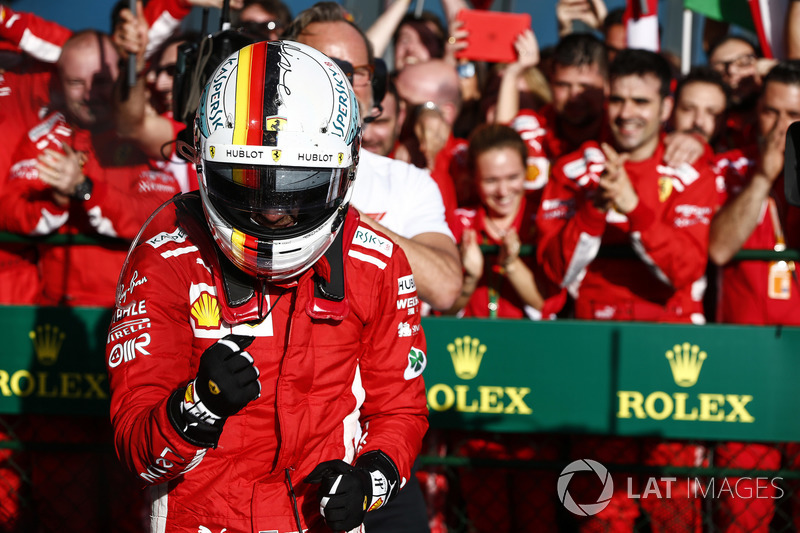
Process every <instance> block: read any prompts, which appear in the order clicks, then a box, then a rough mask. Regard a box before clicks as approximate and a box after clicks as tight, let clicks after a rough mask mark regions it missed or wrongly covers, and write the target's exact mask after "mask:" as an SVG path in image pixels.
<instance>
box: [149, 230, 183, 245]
mask: <svg viewBox="0 0 800 533" xmlns="http://www.w3.org/2000/svg"><path fill="white" fill-rule="evenodd" d="M186 237H187V234H186V232H185V231H183V228H176V229H175V231H173V232H172V233H167V232H166V231H162V232H161V233H159V234H158V235H156V236H155V237H153V238H152V239H150V240H148V241H147V244H149V245H150V246H152V247H153V248H158V247H159V246H162V245H164V244H165V243H168V242H185V241H186Z"/></svg>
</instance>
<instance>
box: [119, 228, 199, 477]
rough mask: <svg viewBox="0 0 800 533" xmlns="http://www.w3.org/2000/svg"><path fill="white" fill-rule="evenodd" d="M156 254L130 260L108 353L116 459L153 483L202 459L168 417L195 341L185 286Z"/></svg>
mask: <svg viewBox="0 0 800 533" xmlns="http://www.w3.org/2000/svg"><path fill="white" fill-rule="evenodd" d="M158 252H159V250H155V249H154V248H152V247H151V246H150V245H149V244H147V243H146V242H142V243H141V244H140V245H139V246H137V248H136V249H135V250H134V252H133V253H132V256H131V258H130V261H129V263H128V268H126V269H125V271H124V272H123V274H122V276H121V277H120V283H122V285H123V286H124V287H125V288H126V289H128V290H127V291H126V292H125V294H124V300H123V301H122V302H121V303H120V302H118V303H117V307H116V308H115V310H114V315H113V318H112V323H111V326H110V328H109V334H108V344H107V346H106V364H107V365H108V375H109V386H110V388H111V421H112V423H113V427H114V444H115V446H116V449H117V455H118V456H119V457H120V459H121V460H122V461H123V462H125V464H126V465H127V466H128V468H129V469H130V470H131V471H132V472H134V473H136V474H137V475H138V476H139V477H140V478H142V480H143V481H145V482H147V483H152V484H156V483H161V482H163V481H166V480H168V479H172V478H174V477H177V476H179V475H181V474H183V473H184V472H186V471H187V470H189V469H190V468H191V467H192V466H194V465H195V464H196V463H197V462H199V461H200V460H201V459H202V458H203V456H204V454H205V448H200V447H197V446H194V445H192V444H190V443H189V442H187V441H186V440H185V439H184V438H183V437H181V436H180V435H179V434H178V432H177V431H176V430H175V428H174V427H173V426H172V424H171V423H170V421H169V415H168V414H167V407H166V403H167V400H168V398H169V397H170V395H171V394H172V393H173V392H174V391H175V390H177V389H178V388H179V387H182V386H185V385H186V383H187V382H188V381H190V380H191V379H193V378H194V375H195V374H194V372H193V370H192V368H191V367H190V365H191V357H187V351H191V346H192V344H193V338H192V331H191V326H190V325H189V323H188V321H187V320H186V317H187V316H188V315H189V310H188V308H187V307H188V302H187V300H186V297H185V294H186V291H187V290H188V289H187V288H186V281H184V278H182V277H181V276H180V274H179V272H178V271H176V270H174V267H173V266H171V265H173V264H174V262H170V261H166V260H164V259H163V258H162V257H161V255H160V254H159V253H158ZM181 291H182V292H181ZM140 332H141V333H140ZM144 335H146V337H144V338H143V336H144ZM125 339H128V340H125ZM138 341H141V342H147V344H146V347H144V346H142V348H143V349H144V350H145V351H146V353H147V354H148V355H144V354H142V353H141V351H137V347H136V342H138ZM176 346H180V347H182V348H181V349H180V350H177V349H175V347H176Z"/></svg>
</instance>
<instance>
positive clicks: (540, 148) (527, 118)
mask: <svg viewBox="0 0 800 533" xmlns="http://www.w3.org/2000/svg"><path fill="white" fill-rule="evenodd" d="M510 126H511V127H512V128H514V129H515V130H516V132H517V133H519V136H520V137H522V140H523V141H525V145H526V146H527V147H528V159H527V163H528V173H529V175H533V176H534V179H535V177H536V176H547V175H548V174H550V160H549V158H548V154H547V150H546V149H545V144H546V140H545V137H546V136H547V131H548V128H547V123H546V121H545V119H544V118H543V117H542V116H541V115H539V114H538V113H536V112H535V111H532V110H530V109H522V110H520V112H519V114H518V115H517V116H516V117H514V120H512V121H511V124H510Z"/></svg>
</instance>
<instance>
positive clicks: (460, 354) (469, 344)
mask: <svg viewBox="0 0 800 533" xmlns="http://www.w3.org/2000/svg"><path fill="white" fill-rule="evenodd" d="M447 351H448V352H450V357H451V358H452V359H453V369H454V370H455V371H456V376H458V377H459V378H461V379H472V378H474V377H475V376H477V375H478V370H479V369H480V366H481V360H482V359H483V354H484V353H486V345H485V344H481V341H480V340H479V339H473V338H472V337H470V336H469V335H464V336H463V337H459V338H457V339H456V340H454V341H453V342H451V343H450V344H448V345H447Z"/></svg>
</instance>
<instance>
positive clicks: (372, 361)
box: [354, 244, 428, 480]
mask: <svg viewBox="0 0 800 533" xmlns="http://www.w3.org/2000/svg"><path fill="white" fill-rule="evenodd" d="M354 248H356V246H355V245H354ZM413 280H414V277H413V275H412V274H411V267H410V266H409V264H408V260H407V259H406V256H405V253H403V250H401V249H400V247H399V246H397V245H396V244H394V253H393V254H392V256H391V257H390V258H389V261H388V264H387V266H386V268H385V269H383V270H382V276H381V278H380V283H379V284H377V285H376V286H375V287H374V288H373V295H374V298H373V299H374V301H375V309H374V313H373V314H372V317H373V320H372V322H371V323H370V324H368V325H367V327H366V328H365V329H364V332H363V335H362V339H364V342H366V343H367V346H366V349H365V354H364V356H363V358H362V360H361V363H360V370H361V379H362V380H363V384H364V390H365V391H366V398H365V400H364V404H363V406H362V409H361V415H362V416H361V419H362V421H363V424H364V427H363V437H362V440H361V445H360V449H359V450H358V453H359V454H362V453H365V452H368V451H370V450H382V451H383V452H384V453H386V454H387V455H388V456H389V457H391V458H392V460H393V461H394V463H395V465H396V466H397V468H398V470H399V472H400V476H401V478H403V479H405V480H407V479H408V478H409V476H410V472H411V465H412V463H413V462H414V458H415V457H416V456H417V454H418V453H419V450H420V446H421V443H422V437H423V435H425V431H426V430H427V428H428V420H427V415H428V409H427V407H426V397H425V383H424V381H423V379H422V371H423V370H424V369H425V365H426V363H427V357H428V355H427V346H426V342H425V334H424V333H423V331H422V326H421V325H420V312H419V300H418V298H417V291H416V286H415V284H414V281H413ZM403 299H412V301H415V303H413V305H411V304H408V305H402V306H401V305H398V302H400V301H401V300H403Z"/></svg>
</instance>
